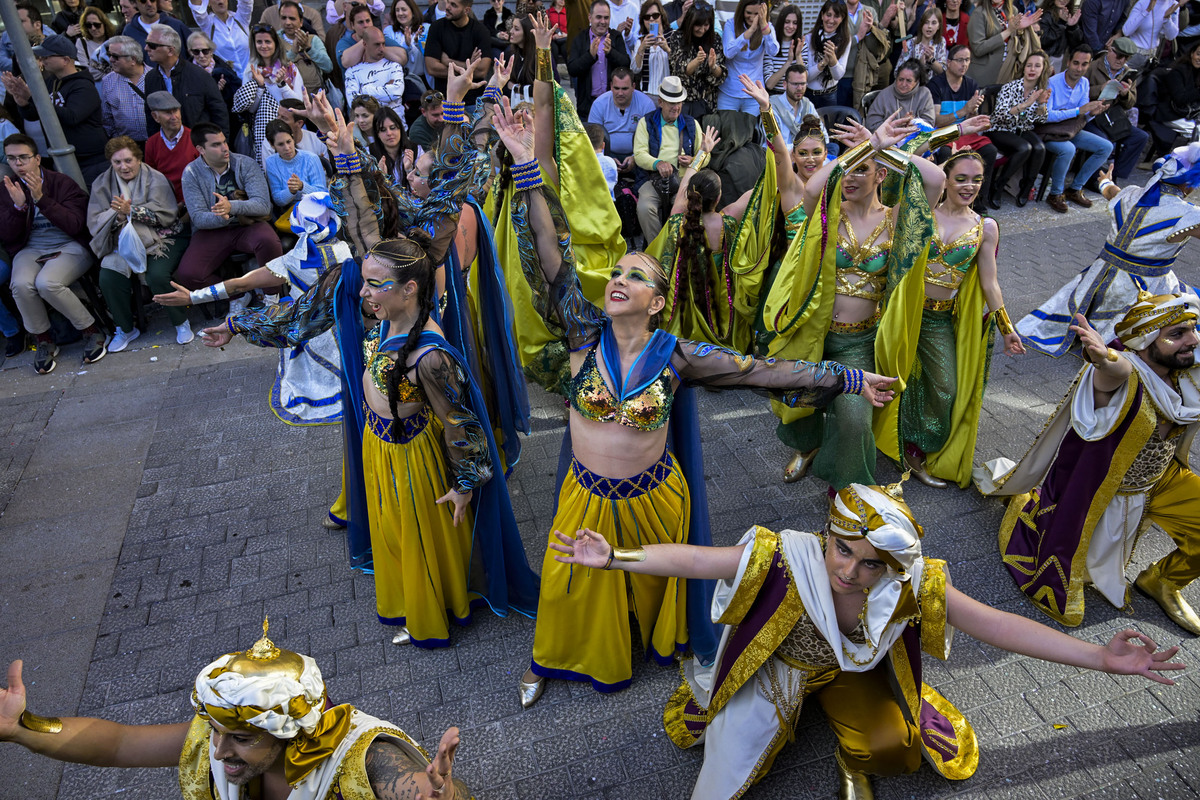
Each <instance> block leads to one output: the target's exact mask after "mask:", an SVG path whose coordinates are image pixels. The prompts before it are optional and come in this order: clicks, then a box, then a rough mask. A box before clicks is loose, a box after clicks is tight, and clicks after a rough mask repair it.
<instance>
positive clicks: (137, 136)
mask: <svg viewBox="0 0 1200 800" xmlns="http://www.w3.org/2000/svg"><path fill="white" fill-rule="evenodd" d="M149 71H150V68H149V67H145V66H143V67H142V77H141V78H139V79H138V81H137V83H136V84H134V83H131V82H130V81H129V79H128V78H126V77H125V76H124V75H120V74H118V73H116V72H110V73H108V74H107V75H105V76H104V80H102V81H100V121H101V124H102V125H104V132H105V133H106V134H108V138H110V139H111V138H113V137H114V136H128V137H129V138H130V139H133V140H134V141H135V142H144V141H146V138H147V136H148V131H147V130H146V73H147V72H149Z"/></svg>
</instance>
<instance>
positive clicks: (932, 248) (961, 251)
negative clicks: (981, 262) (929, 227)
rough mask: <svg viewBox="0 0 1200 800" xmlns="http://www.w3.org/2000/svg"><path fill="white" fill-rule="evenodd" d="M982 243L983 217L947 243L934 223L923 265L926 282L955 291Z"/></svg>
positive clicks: (965, 275)
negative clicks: (926, 258) (931, 237)
mask: <svg viewBox="0 0 1200 800" xmlns="http://www.w3.org/2000/svg"><path fill="white" fill-rule="evenodd" d="M982 242H983V218H982V217H980V218H979V219H977V220H975V224H974V225H972V226H971V227H970V228H967V230H965V231H963V232H962V233H960V234H959V235H958V236H956V237H955V238H954V239H952V240H950V241H949V242H943V241H942V236H941V231H940V230H938V226H937V225H936V224H935V225H934V231H933V241H932V242H931V243H930V245H929V261H928V262H926V265H925V282H926V283H930V284H933V285H934V286H941V287H942V288H944V289H954V290H957V289H958V287H959V286H960V285H962V282H963V279H964V278H966V277H967V272H968V271H969V270H970V268H971V264H972V262H973V261H974V260H975V254H976V253H978V252H979V245H980V243H982Z"/></svg>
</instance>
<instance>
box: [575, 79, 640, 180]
mask: <svg viewBox="0 0 1200 800" xmlns="http://www.w3.org/2000/svg"><path fill="white" fill-rule="evenodd" d="M653 113H654V101H653V100H651V99H650V98H649V97H648V96H647V95H645V94H643V93H642V92H639V91H638V90H637V89H634V88H633V73H631V72H630V71H629V70H628V69H627V68H626V67H617V68H616V69H615V70H613V73H612V83H610V84H609V91H607V92H605V93H604V94H602V95H600V96H599V97H597V98H596V102H595V103H593V104H592V107H591V110H590V111H588V118H587V121H588V122H594V123H596V124H597V125H603V126H604V130H606V131H608V145H609V147H608V154H609V155H610V156H612V157H613V158H614V159H616V161H617V165H618V166H619V167H620V168H621V171H622V172H629V171H630V170H632V169H633V134H634V132H636V131H637V125H638V122H639V121H640V120H641V118H642V117H645V116H647V115H649V114H653Z"/></svg>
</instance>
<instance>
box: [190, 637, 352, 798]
mask: <svg viewBox="0 0 1200 800" xmlns="http://www.w3.org/2000/svg"><path fill="white" fill-rule="evenodd" d="M326 699H327V698H326V694H325V681H324V680H323V679H322V677H321V670H320V669H319V668H318V667H317V662H316V661H314V660H313V659H312V658H311V657H310V656H305V655H301V654H299V653H294V652H292V651H291V650H284V649H282V648H280V647H277V646H276V645H275V643H274V642H272V641H271V640H270V639H268V638H267V620H266V619H264V620H263V635H262V638H261V639H259V640H258V641H257V642H255V643H254V645H253V646H252V647H251V648H250V649H249V650H246V651H244V652H238V653H227V654H226V655H223V656H221V657H220V658H218V659H217V660H216V661H214V662H212V663H211V664H209V665H208V666H207V667H205V668H204V669H202V670H201V671H200V674H199V675H197V676H196V687H195V689H194V690H193V692H192V706H193V707H194V708H195V709H196V713H197V714H198V715H199V716H200V717H202V718H203V719H206V720H209V721H211V722H214V723H216V724H218V725H220V726H221V727H222V728H225V729H226V730H230V731H235V730H258V731H262V732H264V733H267V734H270V735H271V736H273V737H275V738H276V739H285V740H287V746H286V748H285V750H284V760H285V773H286V776H287V782H288V784H289V785H291V786H295V785H297V784H299V783H300V782H302V781H303V780H304V779H305V778H306V777H307V776H308V775H309V773H311V772H312V771H313V769H314V768H316V766H317V765H318V764H319V763H320V762H321V761H322V760H323V759H325V758H327V757H328V756H329V755H330V754H332V753H333V751H334V749H336V748H337V746H338V744H339V743H340V742H341V741H342V739H343V738H345V736H346V734H347V733H349V731H350V716H351V714H352V713H353V710H354V709H353V707H351V706H349V705H340V706H334V707H332V708H328V709H326V708H325V705H326Z"/></svg>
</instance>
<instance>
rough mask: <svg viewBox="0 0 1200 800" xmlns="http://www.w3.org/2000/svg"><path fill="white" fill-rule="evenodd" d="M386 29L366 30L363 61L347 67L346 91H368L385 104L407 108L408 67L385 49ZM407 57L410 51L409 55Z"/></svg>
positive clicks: (350, 92) (354, 92)
mask: <svg viewBox="0 0 1200 800" xmlns="http://www.w3.org/2000/svg"><path fill="white" fill-rule="evenodd" d="M383 42H384V39H383V31H381V30H379V28H376V27H370V28H367V29H366V30H364V31H363V32H362V45H363V56H362V61H360V62H358V63H357V64H355V65H354V66H352V67H350V68H348V69H347V70H346V94H348V95H350V96H351V97H356V96H357V95H360V94H367V95H370V96H371V97H374V98H375V99H376V100H378V101H379V102H380V103H381V104H383V105H385V106H391V107H392V108H395V109H403V108H404V88H405V83H404V67H402V66H400V65H399V64H397V63H396V62H395V61H390V60H388V59H387V58H386V57H385V56H384V53H383V47H384V45H383ZM405 57H406V58H407V54H406V55H405Z"/></svg>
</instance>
